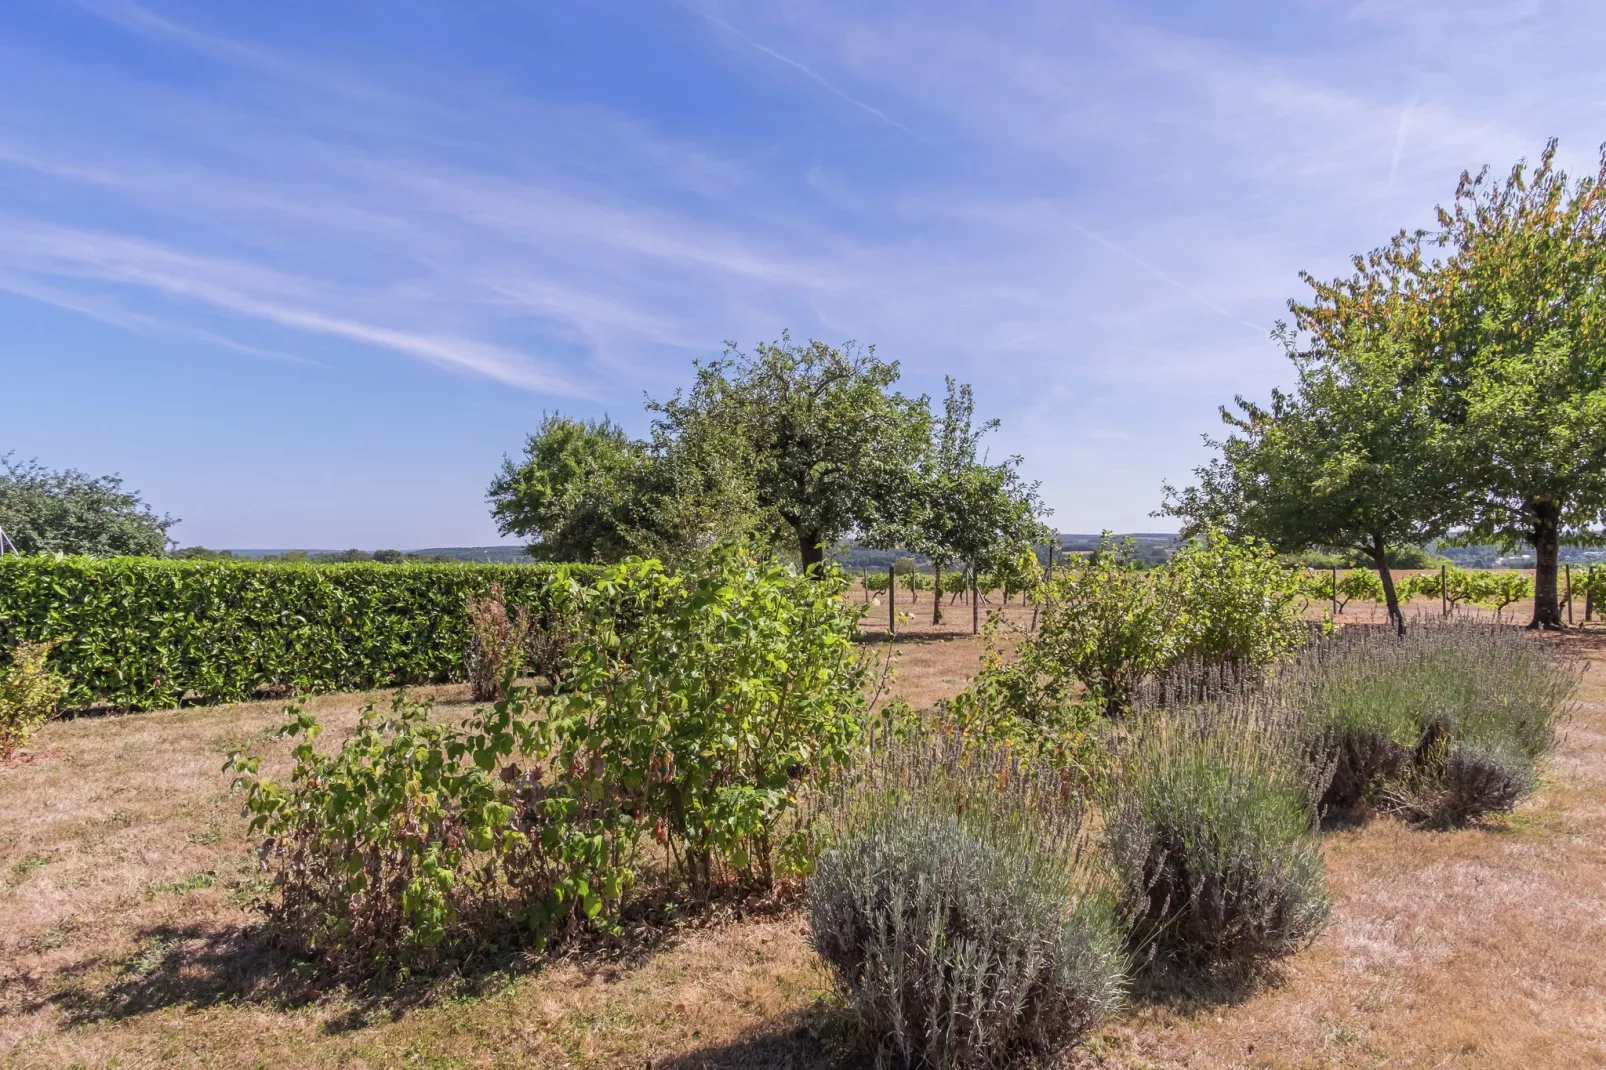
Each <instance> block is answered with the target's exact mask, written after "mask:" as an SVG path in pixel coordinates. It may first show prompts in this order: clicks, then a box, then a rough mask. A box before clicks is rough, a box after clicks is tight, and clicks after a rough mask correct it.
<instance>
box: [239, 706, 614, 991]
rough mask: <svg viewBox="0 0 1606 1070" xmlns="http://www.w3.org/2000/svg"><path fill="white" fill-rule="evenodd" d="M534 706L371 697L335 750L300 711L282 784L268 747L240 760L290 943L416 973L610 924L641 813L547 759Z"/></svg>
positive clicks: (294, 712)
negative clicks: (322, 747)
mask: <svg viewBox="0 0 1606 1070" xmlns="http://www.w3.org/2000/svg"><path fill="white" fill-rule="evenodd" d="M531 701H532V696H531V693H530V692H529V691H528V690H526V689H523V688H517V687H513V688H510V690H509V694H508V697H507V698H505V699H503V700H502V701H500V702H498V703H497V704H496V705H495V706H494V707H493V708H491V709H488V710H476V711H475V713H474V714H473V715H472V716H471V717H469V718H468V719H467V720H465V721H463V722H462V723H461V724H459V725H455V726H454V725H447V724H442V723H440V722H438V721H435V720H433V719H432V718H431V716H430V708H429V706H428V705H427V704H420V703H413V702H410V701H408V700H407V698H406V697H405V696H404V695H398V696H397V698H396V700H395V704H394V705H393V707H392V708H391V711H390V714H389V716H384V717H382V716H379V715H378V714H377V713H376V711H375V708H374V707H373V706H372V705H370V706H368V707H367V708H366V709H365V710H364V711H363V714H362V719H361V721H360V722H359V724H358V727H357V731H356V734H355V735H353V736H352V737H351V738H350V739H348V740H346V742H345V743H344V744H342V745H341V747H340V748H339V750H337V751H335V752H334V753H332V754H330V753H323V752H321V751H319V750H318V749H317V747H316V746H315V744H316V741H317V739H318V736H319V734H320V733H321V732H322V726H321V725H319V724H318V722H317V720H316V719H315V718H313V717H312V715H310V714H308V713H306V712H304V711H302V710H301V709H300V708H299V707H297V706H291V707H290V708H289V709H288V710H287V711H286V712H287V714H288V715H289V720H288V722H287V723H286V724H285V726H284V728H283V729H282V730H281V734H282V735H283V736H286V737H289V738H295V739H297V740H298V742H297V743H296V746H295V749H294V752H293V758H294V767H293V768H292V770H291V773H290V780H289V783H288V784H287V785H281V784H279V783H278V782H276V781H274V780H272V779H270V778H269V777H267V776H265V775H263V773H262V772H261V758H260V756H252V755H245V754H238V753H237V754H235V755H233V756H231V758H230V760H229V763H228V765H227V766H226V768H227V769H229V770H231V771H232V772H234V773H235V774H236V780H235V784H236V786H238V787H242V788H244V789H245V792H246V811H247V813H248V814H250V816H251V831H252V832H253V833H255V834H259V835H261V836H262V837H263V843H262V852H261V858H262V862H263V865H264V866H265V868H266V869H267V870H268V871H269V873H270V875H271V877H272V879H273V882H274V886H275V893H276V894H275V896H274V897H273V899H272V900H271V902H270V903H269V904H268V912H269V915H270V917H271V919H272V921H273V922H274V924H275V925H276V927H277V928H278V929H279V930H280V931H281V933H282V935H283V936H284V938H285V939H286V941H287V943H288V944H289V945H290V946H292V947H294V948H295V949H296V950H297V951H298V952H300V953H301V954H305V955H309V956H315V957H317V958H318V959H319V960H320V961H321V962H322V963H323V965H324V966H326V967H328V968H330V969H332V970H333V971H334V972H336V973H340V972H347V971H356V972H363V973H366V972H370V971H372V970H375V969H379V970H390V971H397V970H413V969H416V968H420V967H427V966H429V965H430V964H432V963H433V962H434V961H435V960H436V959H437V958H439V957H440V956H441V955H443V954H444V955H451V954H453V953H455V952H456V951H458V950H460V949H461V948H464V947H468V948H478V947H483V946H485V945H486V944H488V943H491V942H493V941H495V940H497V939H499V938H514V939H518V940H520V941H521V942H522V941H528V942H532V943H534V944H536V945H538V946H539V945H540V944H541V943H543V942H544V941H545V940H546V939H548V938H549V937H551V936H554V935H561V934H562V933H564V932H565V931H567V930H570V929H573V928H575V927H577V926H578V925H581V924H584V923H586V922H592V923H600V924H603V925H608V924H609V923H610V920H611V919H612V918H613V917H614V916H615V914H616V911H617V908H618V905H619V902H620V899H621V897H622V896H623V894H624V891H625V889H626V888H627V887H628V886H629V883H630V881H631V879H632V877H633V875H634V874H633V871H632V869H631V861H632V857H633V854H634V850H635V843H636V831H635V823H634V821H633V820H632V819H631V817H630V816H629V815H628V813H627V812H626V810H625V808H623V807H622V806H621V805H620V804H619V803H620V800H619V799H618V798H617V797H616V796H610V795H609V794H607V793H603V792H597V791H593V790H591V789H592V787H593V786H592V785H591V784H590V783H589V782H588V783H586V784H585V789H586V790H584V791H581V790H577V784H576V779H577V778H576V777H575V776H574V775H573V774H572V773H571V772H570V771H569V770H567V769H566V768H565V767H563V766H561V765H558V766H553V765H549V764H548V762H547V761H546V759H547V758H548V757H549V756H550V755H551V753H552V750H553V746H554V740H553V737H552V735H551V731H550V726H549V725H547V724H545V723H544V722H542V721H540V720H539V719H536V718H532V717H531V716H529V714H530V712H531V711H530V703H531Z"/></svg>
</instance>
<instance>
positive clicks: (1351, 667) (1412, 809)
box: [1277, 621, 1578, 823]
mask: <svg viewBox="0 0 1606 1070" xmlns="http://www.w3.org/2000/svg"><path fill="white" fill-rule="evenodd" d="M1577 676H1578V668H1577V665H1576V662H1575V660H1574V659H1573V658H1571V657H1570V656H1569V655H1568V654H1567V653H1566V652H1565V651H1563V650H1562V649H1561V648H1559V647H1558V646H1556V645H1555V644H1553V643H1545V642H1539V641H1536V640H1535V639H1534V638H1533V637H1531V636H1528V635H1526V634H1524V633H1522V632H1520V631H1517V630H1514V629H1511V628H1503V627H1500V626H1498V625H1488V624H1479V623H1476V622H1472V621H1460V622H1449V623H1438V622H1430V621H1422V622H1418V623H1417V624H1416V625H1415V626H1414V627H1412V628H1411V629H1410V630H1409V631H1408V633H1407V634H1406V635H1405V636H1404V637H1403V638H1401V637H1397V636H1394V635H1392V634H1390V635H1381V634H1377V633H1375V632H1373V631H1369V630H1365V629H1346V630H1344V631H1340V632H1339V633H1337V634H1336V635H1334V636H1331V637H1329V638H1327V639H1325V640H1323V641H1322V642H1321V643H1319V644H1317V645H1316V646H1315V647H1313V648H1311V649H1310V650H1309V651H1307V652H1306V653H1305V654H1304V655H1302V656H1301V657H1300V658H1298V659H1296V660H1295V661H1294V662H1293V663H1291V664H1290V665H1289V666H1288V667H1287V668H1286V669H1285V671H1284V672H1283V673H1282V675H1281V677H1280V679H1279V681H1278V685H1277V686H1278V689H1279V691H1280V692H1281V693H1282V694H1283V695H1284V696H1286V699H1287V701H1289V702H1290V703H1292V704H1294V705H1295V706H1297V707H1298V708H1300V709H1301V710H1302V711H1303V716H1304V717H1305V718H1306V723H1307V726H1308V727H1307V732H1308V734H1309V737H1310V740H1311V742H1310V743H1309V745H1308V746H1309V749H1310V750H1311V752H1312V753H1313V754H1315V755H1317V760H1318V762H1319V763H1330V764H1332V765H1333V766H1334V767H1335V772H1334V775H1333V778H1332V783H1331V785H1330V786H1329V787H1328V789H1327V792H1326V794H1325V795H1324V796H1323V799H1322V804H1323V805H1324V806H1330V807H1350V806H1354V805H1356V804H1357V803H1359V802H1361V801H1362V800H1367V801H1370V802H1372V803H1375V804H1377V805H1380V806H1384V807H1388V808H1395V809H1399V810H1401V811H1402V812H1404V813H1406V814H1408V815H1411V816H1416V817H1420V818H1423V819H1427V820H1433V821H1439V822H1449V823H1459V822H1464V821H1467V820H1470V819H1472V818H1474V817H1477V816H1479V815H1481V814H1485V813H1489V812H1493V811H1499V810H1505V809H1510V807H1511V806H1513V805H1514V804H1515V803H1516V802H1517V801H1518V800H1519V799H1521V797H1522V796H1523V795H1525V794H1527V793H1528V791H1530V790H1531V788H1532V785H1533V783H1534V780H1535V776H1536V769H1537V765H1538V762H1539V761H1540V759H1541V758H1542V757H1543V756H1544V754H1545V753H1546V752H1547V751H1549V750H1550V749H1551V748H1552V747H1553V746H1554V744H1555V737H1556V725H1557V723H1558V721H1559V719H1560V718H1561V717H1562V716H1564V714H1565V710H1566V707H1567V703H1568V701H1569V698H1570V696H1571V694H1572V692H1573V688H1574V687H1575V686H1576V682H1577Z"/></svg>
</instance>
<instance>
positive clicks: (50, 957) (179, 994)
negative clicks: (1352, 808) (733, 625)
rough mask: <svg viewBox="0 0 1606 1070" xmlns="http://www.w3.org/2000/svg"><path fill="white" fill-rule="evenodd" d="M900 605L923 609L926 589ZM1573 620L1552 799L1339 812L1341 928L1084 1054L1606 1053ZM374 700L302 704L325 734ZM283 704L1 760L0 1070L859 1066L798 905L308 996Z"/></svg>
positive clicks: (118, 732) (928, 691)
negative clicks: (283, 887)
mask: <svg viewBox="0 0 1606 1070" xmlns="http://www.w3.org/2000/svg"><path fill="white" fill-rule="evenodd" d="M900 601H901V600H900ZM910 608H911V609H913V610H915V611H917V612H920V613H921V614H922V620H924V621H929V615H928V614H929V611H930V602H929V595H928V594H922V595H921V599H920V601H919V603H917V604H916V605H914V606H911V607H910ZM1366 608H1368V607H1359V606H1352V607H1351V609H1350V611H1349V612H1347V613H1346V614H1345V615H1344V619H1345V620H1346V621H1347V620H1351V619H1359V618H1352V616H1351V614H1353V613H1355V611H1356V610H1357V609H1366ZM1422 608H1424V609H1426V608H1428V607H1426V606H1423V607H1422ZM954 610H955V612H953V614H952V615H951V617H950V621H949V623H948V624H947V625H946V626H945V627H944V628H942V629H932V628H931V627H930V626H929V624H922V625H919V626H916V627H912V628H911V629H910V630H909V632H908V633H907V634H906V637H905V638H904V639H903V640H902V641H900V642H898V643H897V644H896V645H895V648H896V649H897V650H898V651H899V653H900V660H899V670H898V671H899V680H898V683H897V684H896V685H895V690H896V691H897V692H899V693H902V694H904V695H905V696H907V697H908V698H909V699H910V700H911V701H913V702H915V703H916V704H917V705H924V704H927V703H929V702H930V701H932V700H933V699H935V698H937V697H940V696H941V695H944V694H950V693H952V692H954V691H957V690H958V689H959V688H960V687H962V686H963V684H964V680H965V677H966V675H967V674H968V673H969V672H970V671H973V669H974V666H975V664H976V662H977V659H978V658H979V655H980V650H981V647H980V643H979V642H978V641H977V640H975V639H972V638H971V637H970V636H969V635H968V631H969V626H970V619H969V616H970V615H969V612H968V610H965V609H964V607H960V606H955V607H954ZM1010 613H1011V615H1012V616H1014V615H1017V614H1021V613H1022V611H1020V610H1019V609H1018V608H1017V609H1012V610H1010ZM1029 615H1030V610H1025V611H1024V616H1025V617H1026V618H1029ZM883 619H884V618H883ZM1518 619H1524V618H1523V617H1521V616H1519V618H1518ZM1562 641H1564V642H1568V643H1572V644H1576V645H1577V646H1578V647H1579V648H1580V649H1581V650H1582V651H1584V652H1585V653H1586V654H1587V655H1588V656H1589V657H1590V659H1591V661H1592V662H1596V663H1597V664H1593V665H1592V666H1591V671H1590V672H1589V674H1588V675H1587V676H1586V677H1585V683H1584V690H1583V692H1582V694H1581V695H1580V698H1581V699H1582V706H1581V708H1580V710H1579V712H1578V714H1577V715H1576V717H1575V718H1574V720H1573V721H1572V723H1571V725H1570V726H1569V728H1568V730H1567V733H1566V737H1565V739H1564V741H1563V743H1562V746H1561V749H1560V751H1559V753H1558V754H1557V755H1556V756H1555V757H1554V758H1553V759H1552V761H1551V762H1550V763H1549V765H1548V766H1547V769H1546V782H1545V785H1544V787H1543V789H1542V790H1541V792H1540V793H1539V795H1538V796H1537V797H1536V798H1535V799H1533V800H1531V801H1529V802H1528V803H1527V804H1525V805H1524V806H1523V807H1522V808H1521V809H1520V810H1519V812H1518V813H1517V814H1515V815H1513V816H1512V817H1510V818H1508V819H1506V820H1504V821H1501V822H1499V823H1497V824H1494V825H1492V826H1489V827H1486V828H1478V829H1469V830H1463V831H1458V832H1449V833H1433V832H1423V831H1417V830H1413V829H1410V828H1408V827H1406V826H1403V825H1400V824H1398V823H1396V822H1393V821H1389V820H1379V821H1373V822H1371V823H1369V824H1366V825H1364V826H1361V827H1359V828H1355V829H1349V830H1345V831H1339V832H1333V833H1329V834H1328V835H1327V839H1326V848H1327V857H1328V871H1329V881H1330V884H1331V886H1332V890H1333V894H1334V898H1335V911H1334V918H1333V923H1332V925H1331V926H1330V927H1329V928H1328V930H1327V931H1326V933H1325V934H1324V935H1323V936H1322V938H1321V940H1320V941H1319V942H1318V943H1317V944H1316V945H1315V946H1314V947H1312V948H1311V949H1309V950H1308V951H1306V952H1303V953H1301V954H1300V955H1298V956H1296V957H1294V958H1293V959H1292V960H1291V961H1290V962H1289V963H1288V964H1287V966H1286V968H1285V969H1284V970H1283V971H1282V974H1281V978H1280V980H1279V981H1278V982H1277V983H1275V984H1273V985H1271V986H1269V987H1266V988H1263V989H1261V990H1260V991H1258V992H1256V993H1254V994H1252V995H1250V996H1248V997H1247V998H1241V999H1238V1000H1227V1001H1223V1002H1214V1003H1211V1002H1197V1003H1193V1004H1187V1003H1173V1004H1169V1005H1157V1004H1153V1003H1149V1004H1144V1003H1139V1004H1136V1005H1134V1006H1133V1007H1132V1008H1131V1009H1129V1010H1128V1011H1127V1012H1126V1013H1125V1014H1124V1015H1123V1016H1122V1017H1120V1018H1118V1019H1117V1020H1115V1021H1114V1022H1112V1023H1110V1024H1109V1025H1107V1026H1106V1027H1105V1028H1104V1029H1103V1030H1102V1031H1101V1032H1100V1033H1099V1034H1098V1035H1097V1036H1096V1037H1095V1038H1094V1040H1093V1042H1092V1043H1091V1044H1090V1046H1089V1047H1088V1048H1087V1050H1085V1051H1083V1052H1081V1053H1080V1054H1079V1055H1078V1056H1077V1061H1078V1063H1080V1064H1083V1065H1087V1066H1101V1067H1110V1068H1123V1070H1138V1068H1153V1067H1184V1066H1186V1067H1212V1068H1213V1067H1357V1068H1359V1067H1381V1066H1388V1067H1397V1066H1418V1067H1472V1066H1481V1067H1516V1066H1524V1067H1527V1066H1532V1067H1541V1066H1543V1067H1557V1068H1564V1067H1600V1066H1606V956H1602V954H1601V950H1600V949H1601V948H1602V947H1603V946H1606V631H1600V632H1596V631H1593V630H1592V631H1591V632H1590V633H1586V634H1585V635H1582V636H1569V637H1568V638H1566V639H1564V640H1562ZM437 694H438V696H439V698H440V699H441V700H442V703H443V712H444V713H445V714H447V715H452V714H457V713H461V712H463V711H466V709H467V705H466V703H465V702H464V698H465V695H464V692H463V690H462V689H461V688H442V689H438V691H437ZM360 703H361V697H360V696H353V695H332V696H325V697H322V698H318V699H315V700H313V701H312V703H311V706H312V707H313V708H314V709H316V710H317V712H318V713H319V714H320V715H321V716H322V717H324V718H325V719H326V720H327V721H328V722H329V724H330V725H331V731H330V733H329V736H326V738H329V737H332V736H335V735H336V734H337V731H339V730H346V729H349V728H350V726H351V725H352V724H353V723H354V721H355V719H356V710H357V708H358V706H359V705H360ZM279 720H280V715H279V705H278V704H276V703H253V704H241V705H234V706H221V707H211V708H200V709H188V710H174V711H164V712H156V713H149V714H141V715H136V716H131V717H113V718H98V719H84V720H77V721H70V722H62V723H56V724H52V725H49V726H47V727H46V728H45V729H44V730H43V731H42V732H41V733H40V735H39V736H38V737H37V738H36V741H35V743H34V745H33V746H32V747H31V748H30V751H29V753H28V754H27V755H26V757H25V759H24V760H22V761H20V762H14V763H12V764H11V765H9V766H6V767H4V768H0V919H3V922H0V1065H5V1066H18V1067H22V1066H30V1067H31V1066H41V1067H46V1066H48V1067H59V1066H69V1065H82V1066H97V1067H98V1066H112V1065H116V1066H120V1067H145V1066H174V1065H178V1066H220V1067H257V1066H263V1067H268V1066H271V1067H352V1068H356V1067H381V1066H385V1067H389V1066H420V1067H458V1066H463V1067H482V1066H483V1067H499V1066H520V1067H522V1066H528V1067H620V1068H624V1067H630V1068H639V1067H641V1066H643V1065H644V1064H647V1063H648V1062H649V1060H650V1061H651V1065H652V1066H656V1067H665V1066H668V1067H685V1068H690V1067H703V1066H709V1067H738V1066H740V1067H754V1068H757V1067H774V1066H792V1067H798V1068H804V1067H811V1068H812V1067H836V1066H849V1065H854V1064H853V1062H852V1056H851V1050H850V1049H849V1048H848V1047H847V1046H846V1044H845V1040H844V1038H845V1036H846V1032H845V1026H844V1019H843V1015H842V1012H841V1011H840V1009H839V1007H838V1004H837V1002H836V1000H835V998H834V996H833V995H832V993H831V986H830V981H829V978H828V977H827V976H826V974H825V972H824V971H823V969H821V968H820V967H819V966H818V965H817V964H816V963H815V961H814V959H813V956H812V955H811V953H810V952H809V950H808V946H807V940H806V930H805V925H804V922H803V919H802V917H801V916H800V915H799V914H798V913H797V912H796V911H795V910H787V911H783V912H781V913H779V914H775V915H770V916H762V917H749V918H746V919H738V918H729V919H726V920H724V921H722V922H718V923H714V924H710V925H707V926H705V927H702V928H699V929H695V930H689V931H687V932H685V933H683V934H681V935H679V936H678V937H675V938H673V939H670V940H667V941H665V942H664V943H662V944H660V945H659V946H657V947H656V948H655V949H654V950H653V951H652V952H651V953H649V954H646V955H644V956H641V957H640V958H638V959H635V960H631V961H616V962H599V961H585V960H580V959H575V960H568V961H563V962H559V963H556V964H553V965H549V966H547V967H546V968H544V969H541V970H539V971H535V972H528V973H523V974H520V975H518V976H516V977H514V978H511V979H509V978H506V977H500V976H498V977H493V978H492V979H491V980H490V981H488V982H487V983H486V984H485V985H484V986H483V989H482V991H481V993H480V994H478V995H475V996H473V997H467V996H458V997H456V998H450V999H446V1000H443V1001H436V1002H434V1003H430V1004H424V1005H420V1006H417V1007H411V1008H405V1009H403V1008H397V1007H394V1006H383V1005H382V1006H371V1005H366V1004H363V1003H361V1002H357V1001H354V1000H349V999H344V998H339V997H325V998H323V999H321V1000H319V1001H316V1002H312V1003H303V1004H301V1005H297V1004H296V1002H295V995H296V993H295V991H294V988H295V985H294V982H293V981H291V982H286V981H285V980H284V979H283V977H282V975H280V974H277V973H275V972H273V971H272V970H271V969H269V968H268V959H267V958H266V956H265V955H264V953H263V952H262V951H261V950H260V949H259V948H258V947H257V946H256V945H254V944H253V943H252V940H251V938H250V935H249V934H250V931H251V926H252V923H253V921H254V916H253V914H252V913H251V911H250V909H249V900H250V897H251V894H252V887H253V886H252V881H253V879H254V873H253V871H252V866H251V864H250V858H249V849H248V846H247V842H246V839H245V835H244V821H243V819H242V818H241V817H240V813H239V806H238V799H237V798H230V797H228V795H227V794H226V790H227V778H226V777H225V776H224V774H222V773H221V772H219V767H220V766H221V764H222V762H223V760H224V756H225V754H226V753H227V752H228V751H230V750H231V749H233V748H235V747H238V746H240V745H242V744H246V743H249V742H253V741H258V742H266V741H268V740H270V739H271V732H272V730H273V729H274V728H275V727H276V726H277V724H278V723H279ZM282 757H283V755H282V752H281V753H280V754H279V758H280V759H281V764H282Z"/></svg>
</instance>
